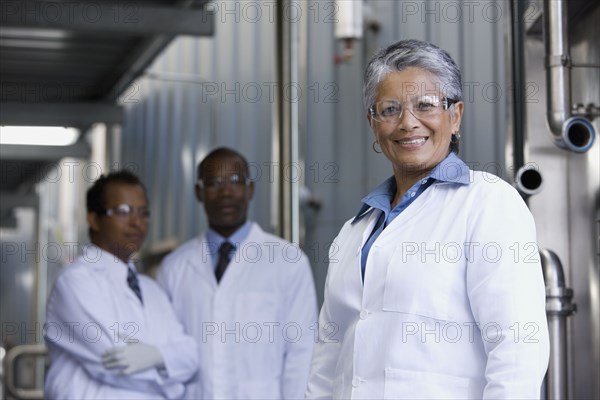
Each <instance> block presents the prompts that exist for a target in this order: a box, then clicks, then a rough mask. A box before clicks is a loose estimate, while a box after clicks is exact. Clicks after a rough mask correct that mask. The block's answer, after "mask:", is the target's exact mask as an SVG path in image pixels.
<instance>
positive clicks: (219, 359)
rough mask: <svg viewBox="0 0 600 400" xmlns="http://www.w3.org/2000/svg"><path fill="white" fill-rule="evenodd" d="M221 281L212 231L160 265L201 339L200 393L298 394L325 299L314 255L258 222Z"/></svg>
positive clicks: (190, 328)
mask: <svg viewBox="0 0 600 400" xmlns="http://www.w3.org/2000/svg"><path fill="white" fill-rule="evenodd" d="M235 245H236V247H237V248H236V251H235V254H233V256H232V259H231V262H230V264H229V266H228V267H227V271H226V272H225V275H224V276H223V278H222V279H221V281H220V283H219V284H217V282H216V279H215V272H214V265H213V262H212V259H211V255H210V254H211V251H212V252H213V253H214V251H215V249H212V250H211V249H209V245H208V243H206V238H205V236H204V235H202V236H200V237H198V238H195V239H192V240H190V241H189V242H187V243H185V244H184V245H182V246H181V247H180V248H179V249H177V250H176V251H175V252H173V253H172V254H170V255H169V256H167V258H166V259H165V260H164V261H163V264H162V266H161V269H160V271H159V273H158V277H157V280H158V282H159V283H160V284H161V285H162V286H163V287H164V288H165V289H166V291H167V293H168V295H169V297H170V298H171V301H172V303H173V306H174V309H175V312H176V313H177V316H178V317H179V319H180V320H181V321H182V323H183V325H184V327H185V330H186V331H187V332H189V333H190V334H192V335H194V336H195V337H196V339H197V341H198V355H199V357H200V373H199V374H198V376H197V378H196V379H195V380H194V381H193V382H191V383H190V384H188V385H187V387H186V389H187V390H186V397H187V398H192V399H298V398H302V397H303V395H304V391H305V389H306V382H307V379H308V371H309V368H310V359H311V355H312V349H313V345H314V342H315V336H316V322H317V305H316V297H315V289H314V282H313V279H312V274H311V270H310V265H309V263H308V260H307V258H306V255H304V253H302V252H301V250H300V249H299V248H298V246H296V245H293V244H290V243H288V242H286V241H284V240H282V239H281V238H278V237H276V236H273V235H270V234H267V233H265V232H263V231H262V230H261V228H260V227H259V226H258V225H257V224H256V223H253V224H252V227H251V229H250V232H249V234H248V237H247V238H246V240H245V241H244V242H242V243H239V244H238V243H235Z"/></svg>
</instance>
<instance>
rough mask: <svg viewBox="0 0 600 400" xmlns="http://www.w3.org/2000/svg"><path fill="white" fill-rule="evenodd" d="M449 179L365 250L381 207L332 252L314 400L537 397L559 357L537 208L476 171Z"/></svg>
mask: <svg viewBox="0 0 600 400" xmlns="http://www.w3.org/2000/svg"><path fill="white" fill-rule="evenodd" d="M470 176H471V182H470V184H469V185H457V184H452V183H443V182H437V183H435V184H433V185H432V186H431V187H430V188H429V189H428V190H426V191H425V192H424V193H423V194H422V195H421V196H420V197H419V198H418V199H417V200H415V202H414V203H413V204H412V205H411V206H410V207H408V208H407V209H406V210H405V211H404V212H403V213H401V214H400V215H399V216H398V217H396V219H394V220H393V222H392V223H391V224H390V225H389V226H387V227H386V228H385V229H384V230H383V232H382V233H381V235H380V236H379V237H378V238H377V240H376V241H375V242H374V244H373V246H372V247H371V250H370V253H369V256H368V259H367V263H366V272H365V278H364V286H363V283H362V282H361V267H360V254H361V249H362V246H363V244H364V243H365V241H366V240H367V238H368V237H369V234H370V232H371V231H372V229H373V226H374V224H375V222H376V220H377V218H378V216H379V213H380V212H381V211H379V210H373V209H371V210H369V211H367V212H366V213H365V215H364V217H363V218H362V219H360V220H358V221H357V222H355V223H352V221H348V222H347V223H346V224H345V225H344V227H343V228H342V229H341V231H340V233H339V235H338V236H337V238H336V239H335V245H334V246H332V250H331V252H330V258H331V260H330V265H329V271H328V275H327V280H326V288H325V302H324V305H323V308H322V310H321V314H320V320H319V325H320V327H319V328H320V338H319V343H318V344H317V345H316V348H315V355H314V357H313V362H312V368H311V375H310V378H309V386H308V390H307V397H308V398H326V399H331V398H334V399H341V398H343V399H417V398H418V399H447V398H452V399H476V398H477V399H482V398H489V399H507V398H519V399H530V398H538V397H539V396H540V389H541V383H542V379H543V377H544V374H545V371H546V367H547V363H548V356H549V344H548V330H547V323H546V314H545V289H544V282H543V277H542V271H541V266H540V262H539V256H538V252H537V244H536V235H535V226H534V222H533V219H532V216H531V214H530V213H529V210H528V209H527V207H526V205H525V204H524V202H523V201H522V199H521V198H520V196H519V195H518V194H517V192H516V191H515V190H514V189H513V188H512V187H510V186H509V185H508V184H507V183H505V182H504V181H502V180H500V179H499V178H497V177H496V176H494V175H491V174H485V173H481V172H472V171H471V175H470Z"/></svg>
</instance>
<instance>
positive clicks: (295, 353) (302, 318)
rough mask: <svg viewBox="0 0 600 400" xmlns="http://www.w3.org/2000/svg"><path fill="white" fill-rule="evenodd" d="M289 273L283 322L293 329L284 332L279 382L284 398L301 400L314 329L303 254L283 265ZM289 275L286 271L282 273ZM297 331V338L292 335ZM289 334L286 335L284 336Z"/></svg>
mask: <svg viewBox="0 0 600 400" xmlns="http://www.w3.org/2000/svg"><path fill="white" fill-rule="evenodd" d="M285 268H289V269H291V270H292V272H293V273H291V274H288V280H287V282H288V283H287V285H288V286H287V291H286V292H285V296H287V301H286V303H287V307H286V315H285V319H286V320H287V321H288V322H287V324H290V325H288V326H290V327H291V326H292V325H293V326H295V329H293V328H290V329H285V330H284V331H283V333H284V339H285V355H284V367H283V379H282V385H283V387H282V393H283V398H284V399H301V398H302V397H303V396H304V391H305V390H306V383H307V381H308V373H309V369H310V359H311V356H312V351H313V346H314V342H315V340H314V336H315V335H314V329H315V326H316V322H317V299H316V292H315V285H314V280H313V277H312V273H311V269H310V264H309V262H308V259H307V258H306V255H304V254H302V257H301V258H300V260H299V261H298V262H297V263H291V264H288V265H286V266H285ZM286 272H288V273H289V272H290V271H286ZM295 330H298V333H299V337H298V335H296V333H292V332H294V331H295ZM288 332H289V336H290V337H287V335H288Z"/></svg>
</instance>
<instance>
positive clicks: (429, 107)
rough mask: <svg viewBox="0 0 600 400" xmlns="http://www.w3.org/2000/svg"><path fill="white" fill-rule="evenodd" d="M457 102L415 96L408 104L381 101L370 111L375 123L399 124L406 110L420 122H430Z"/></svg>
mask: <svg viewBox="0 0 600 400" xmlns="http://www.w3.org/2000/svg"><path fill="white" fill-rule="evenodd" d="M457 102H458V101H457V100H453V99H449V98H447V97H439V96H435V95H426V96H415V97H413V98H412V99H410V100H408V101H406V102H401V101H400V100H382V101H379V102H377V103H375V104H374V105H373V106H372V107H371V108H370V109H369V112H370V113H371V118H373V119H374V120H375V121H378V122H385V123H388V124H391V123H398V121H399V120H400V118H402V114H403V113H404V110H408V111H409V112H410V113H411V114H412V115H414V117H415V118H417V119H419V120H429V119H433V118H436V117H438V116H439V115H440V114H441V113H442V112H444V111H446V110H447V109H448V108H449V107H450V106H451V105H452V104H454V103H457Z"/></svg>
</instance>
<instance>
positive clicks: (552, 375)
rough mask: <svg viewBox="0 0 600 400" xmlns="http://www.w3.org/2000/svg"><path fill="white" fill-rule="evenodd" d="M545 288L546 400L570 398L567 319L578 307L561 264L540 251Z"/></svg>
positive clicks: (551, 253)
mask: <svg viewBox="0 0 600 400" xmlns="http://www.w3.org/2000/svg"><path fill="white" fill-rule="evenodd" d="M540 257H541V261H542V270H543V273H544V281H545V284H546V315H547V317H548V330H549V333H550V363H549V366H548V373H547V374H546V398H547V399H551V400H563V399H568V398H569V395H568V393H569V390H568V389H569V385H568V383H569V382H568V368H567V367H568V354H567V350H568V347H567V346H568V343H567V317H569V316H570V315H572V314H573V313H574V312H575V311H576V309H577V307H576V305H575V304H572V303H571V298H572V297H573V291H572V290H571V289H569V288H567V285H566V282H565V275H564V271H563V267H562V263H561V262H560V259H559V258H558V256H557V255H556V254H555V253H554V252H552V251H550V250H540Z"/></svg>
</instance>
